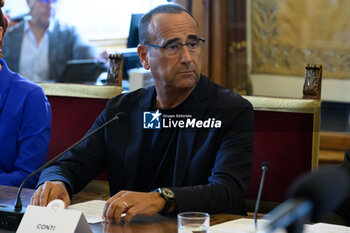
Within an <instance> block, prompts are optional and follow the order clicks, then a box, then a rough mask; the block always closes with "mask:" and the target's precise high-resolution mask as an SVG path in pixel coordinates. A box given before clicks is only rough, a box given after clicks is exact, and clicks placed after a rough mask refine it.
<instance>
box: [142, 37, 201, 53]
mask: <svg viewBox="0 0 350 233" xmlns="http://www.w3.org/2000/svg"><path fill="white" fill-rule="evenodd" d="M198 41H199V43H200V42H203V44H204V43H205V39H204V38H202V37H198ZM174 44H178V45H181V46H182V47H183V46H186V47H187V46H188V45H189V44H191V42H189V43H183V44H182V43H174ZM145 45H146V46H150V47H153V48H159V49H166V48H167V47H168V46H170V45H172V44H168V45H164V46H160V45H155V44H151V43H145ZM182 47H181V49H180V51H182Z"/></svg>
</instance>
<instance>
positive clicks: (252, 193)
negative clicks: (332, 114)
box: [246, 64, 322, 212]
mask: <svg viewBox="0 0 350 233" xmlns="http://www.w3.org/2000/svg"><path fill="white" fill-rule="evenodd" d="M305 69H306V75H305V76H306V77H305V82H304V87H303V99H290V98H275V97H256V96H246V98H247V99H248V100H249V101H250V102H251V103H252V104H253V106H254V112H255V135H254V153H253V161H254V165H253V172H252V177H251V180H250V186H249V188H248V192H247V195H246V198H247V208H248V210H249V211H254V205H255V200H256V198H257V194H258V190H259V186H260V179H261V175H262V169H261V164H262V163H263V162H265V161H266V162H269V163H270V168H269V170H268V172H267V173H266V176H265V182H264V187H263V191H262V196H261V202H262V203H261V208H260V212H268V211H270V210H271V209H272V208H274V207H275V206H277V205H278V204H279V203H281V202H283V201H284V200H285V198H286V195H287V190H288V187H289V186H290V184H291V183H292V182H293V180H294V179H295V178H296V177H298V176H299V175H301V174H302V173H304V172H308V171H310V170H313V169H316V168H317V167H318V151H319V140H320V132H319V131H320V118H321V101H320V97H321V81H322V66H321V65H309V64H308V65H306V66H305Z"/></svg>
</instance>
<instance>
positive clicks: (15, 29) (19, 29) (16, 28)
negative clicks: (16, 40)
mask: <svg viewBox="0 0 350 233" xmlns="http://www.w3.org/2000/svg"><path fill="white" fill-rule="evenodd" d="M23 31H24V21H23V20H22V21H21V22H19V23H17V24H15V25H13V26H11V27H10V28H9V29H8V30H7V31H6V33H5V35H4V39H5V40H6V38H12V37H13V36H15V35H18V34H20V33H23Z"/></svg>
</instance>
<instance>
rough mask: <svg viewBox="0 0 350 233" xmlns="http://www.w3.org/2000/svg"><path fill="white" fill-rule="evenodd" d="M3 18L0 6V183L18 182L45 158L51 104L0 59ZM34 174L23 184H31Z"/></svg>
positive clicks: (33, 183)
mask: <svg viewBox="0 0 350 233" xmlns="http://www.w3.org/2000/svg"><path fill="white" fill-rule="evenodd" d="M3 5H4V0H0V7H2V6H3ZM6 28H7V20H6V18H5V17H4V16H3V14H2V11H1V8H0V185H8V186H19V185H20V184H21V183H22V181H23V180H24V179H25V178H26V177H27V176H28V175H29V174H30V173H31V172H33V171H34V170H36V169H37V168H39V167H40V166H41V165H42V164H43V163H44V162H45V160H46V156H47V150H48V145H49V140H50V133H51V108H50V104H49V102H48V100H47V98H46V96H45V94H44V92H43V90H42V89H41V88H40V87H39V86H38V85H37V84H35V83H32V82H30V81H28V80H26V79H25V78H23V77H22V76H20V75H19V74H17V73H14V72H12V71H11V70H10V69H9V68H8V67H7V65H6V62H5V60H3V59H1V58H2V56H1V54H2V53H1V49H2V45H3V40H2V38H3V35H4V33H5V31H6ZM37 178H38V177H33V178H32V179H30V180H29V181H28V183H27V185H26V187H30V188H33V187H35V185H36V183H37Z"/></svg>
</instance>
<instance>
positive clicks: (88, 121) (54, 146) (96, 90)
mask: <svg viewBox="0 0 350 233" xmlns="http://www.w3.org/2000/svg"><path fill="white" fill-rule="evenodd" d="M40 86H41V87H42V88H43V89H44V91H45V93H46V95H47V98H48V100H49V102H50V104H51V109H52V130H51V139H50V144H49V151H48V156H47V160H51V159H52V158H53V157H55V156H57V155H58V154H59V153H61V152H63V151H64V150H65V149H67V148H68V147H69V146H71V145H72V144H74V143H75V142H77V141H78V140H79V139H81V138H82V137H83V136H84V135H85V133H86V132H87V131H88V130H89V129H90V127H91V126H92V124H93V122H94V121H95V119H96V118H97V116H98V115H99V114H100V113H101V112H102V110H103V109H104V107H105V105H106V103H107V101H108V100H109V99H110V98H112V97H114V96H116V95H119V94H120V93H121V91H122V89H121V87H119V86H93V85H79V84H59V83H41V84H40Z"/></svg>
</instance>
